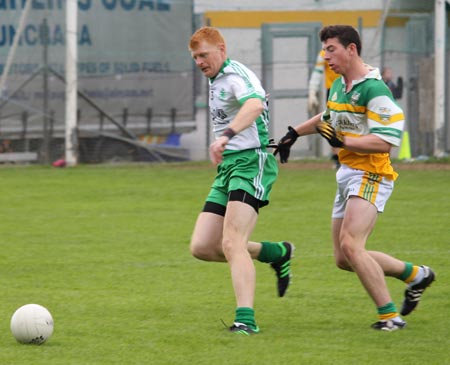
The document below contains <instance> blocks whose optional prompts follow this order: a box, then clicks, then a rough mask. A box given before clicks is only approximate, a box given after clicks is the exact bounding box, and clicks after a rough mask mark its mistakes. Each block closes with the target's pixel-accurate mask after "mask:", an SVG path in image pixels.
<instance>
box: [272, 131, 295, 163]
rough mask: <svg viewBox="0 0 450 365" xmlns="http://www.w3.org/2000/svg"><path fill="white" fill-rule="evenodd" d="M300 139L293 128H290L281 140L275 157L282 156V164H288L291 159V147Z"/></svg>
mask: <svg viewBox="0 0 450 365" xmlns="http://www.w3.org/2000/svg"><path fill="white" fill-rule="evenodd" d="M298 137H299V135H298V133H297V132H296V131H295V129H294V128H292V127H291V126H289V127H288V132H287V133H286V135H285V136H284V137H283V138H281V139H280V141H279V142H278V146H277V148H276V150H275V151H274V152H273V154H274V155H277V153H279V154H280V162H281V163H286V162H288V159H289V154H290V153H291V146H292V145H293V144H294V143H295V141H296V140H297V138H298Z"/></svg>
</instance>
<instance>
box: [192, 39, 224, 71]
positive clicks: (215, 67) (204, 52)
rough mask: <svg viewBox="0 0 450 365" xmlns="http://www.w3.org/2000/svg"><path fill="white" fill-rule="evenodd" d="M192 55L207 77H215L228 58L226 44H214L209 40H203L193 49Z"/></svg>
mask: <svg viewBox="0 0 450 365" xmlns="http://www.w3.org/2000/svg"><path fill="white" fill-rule="evenodd" d="M191 56H192V58H193V59H194V61H195V64H196V65H197V67H198V68H199V69H200V70H201V71H202V72H203V75H205V76H206V77H209V78H211V77H215V76H216V75H217V74H218V73H219V71H220V69H221V67H222V65H223V63H224V62H225V60H226V58H227V57H226V54H225V45H224V44H218V45H213V44H210V43H208V42H207V41H201V42H200V43H199V44H198V46H197V47H196V48H195V49H192V50H191Z"/></svg>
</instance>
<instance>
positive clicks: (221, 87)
mask: <svg viewBox="0 0 450 365" xmlns="http://www.w3.org/2000/svg"><path fill="white" fill-rule="evenodd" d="M252 98H257V99H261V100H262V102H263V103H264V111H263V113H262V114H261V115H260V116H259V117H258V118H257V119H256V120H255V121H254V122H253V123H252V125H251V126H250V127H248V128H247V129H245V130H243V131H241V132H240V133H239V134H237V135H236V136H235V137H233V138H232V139H231V140H230V141H229V142H228V143H227V145H226V150H235V151H236V150H246V149H250V148H258V147H262V146H266V145H267V144H268V143H269V137H268V135H269V129H268V128H269V110H268V105H267V102H266V92H265V90H264V89H263V87H262V86H261V82H260V81H259V79H258V78H257V77H256V75H255V74H254V73H253V71H251V70H250V69H249V68H247V67H246V66H244V65H243V64H242V63H240V62H237V61H234V60H230V59H227V60H226V61H225V63H224V64H223V66H222V69H221V70H220V72H219V73H218V74H217V76H216V77H214V78H211V79H209V111H210V114H211V120H212V123H213V131H214V134H215V137H216V138H218V137H220V136H221V135H222V132H223V131H224V129H225V128H227V127H228V126H229V124H230V123H231V122H232V121H233V119H234V118H235V116H236V114H237V113H238V112H239V110H240V108H241V106H242V104H244V103H245V101H246V100H248V99H252ZM225 152H226V151H225Z"/></svg>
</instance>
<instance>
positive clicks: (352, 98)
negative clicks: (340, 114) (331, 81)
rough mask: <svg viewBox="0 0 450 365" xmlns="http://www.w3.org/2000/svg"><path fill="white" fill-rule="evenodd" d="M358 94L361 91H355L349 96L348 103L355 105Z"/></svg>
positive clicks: (359, 94)
mask: <svg viewBox="0 0 450 365" xmlns="http://www.w3.org/2000/svg"><path fill="white" fill-rule="evenodd" d="M360 96H361V93H359V92H356V91H355V92H354V93H353V94H352V96H351V98H350V104H352V105H356V103H357V102H358V100H359V97H360Z"/></svg>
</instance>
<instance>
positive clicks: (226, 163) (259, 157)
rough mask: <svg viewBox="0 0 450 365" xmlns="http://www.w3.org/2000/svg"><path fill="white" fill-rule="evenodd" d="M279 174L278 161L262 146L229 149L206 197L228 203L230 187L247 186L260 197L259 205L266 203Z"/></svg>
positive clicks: (212, 200)
mask: <svg viewBox="0 0 450 365" xmlns="http://www.w3.org/2000/svg"><path fill="white" fill-rule="evenodd" d="M277 176H278V164H277V160H276V159H275V157H274V156H273V154H272V153H269V152H267V151H265V150H264V151H263V150H262V149H260V148H256V149H251V150H243V151H226V152H225V153H224V155H223V161H222V162H221V163H220V164H219V166H218V167H217V175H216V178H215V179H214V182H213V185H212V186H211V190H210V192H209V194H208V197H207V198H206V201H207V202H213V203H216V204H220V205H223V206H226V205H227V203H228V193H229V192H230V191H233V190H244V191H246V192H247V193H249V194H250V195H252V196H253V197H255V198H256V199H258V200H259V201H260V204H259V206H260V207H263V206H265V205H267V204H269V196H270V191H271V190H272V185H273V184H274V182H275V180H276V179H277Z"/></svg>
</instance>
